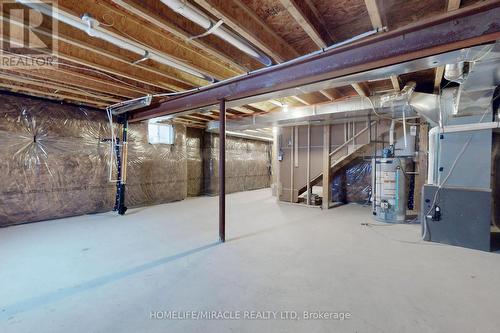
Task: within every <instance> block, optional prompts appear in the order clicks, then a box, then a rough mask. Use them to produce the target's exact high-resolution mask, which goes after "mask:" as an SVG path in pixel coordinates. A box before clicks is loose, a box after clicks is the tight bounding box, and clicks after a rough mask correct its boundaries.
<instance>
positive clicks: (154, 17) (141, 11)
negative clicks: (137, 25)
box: [112, 0, 249, 75]
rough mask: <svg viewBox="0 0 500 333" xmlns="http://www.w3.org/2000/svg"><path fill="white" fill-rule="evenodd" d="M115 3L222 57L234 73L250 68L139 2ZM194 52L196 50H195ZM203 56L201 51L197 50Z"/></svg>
mask: <svg viewBox="0 0 500 333" xmlns="http://www.w3.org/2000/svg"><path fill="white" fill-rule="evenodd" d="M112 1H113V3H114V4H115V5H117V6H120V7H122V8H124V9H125V10H127V11H128V12H130V13H132V14H134V15H135V16H137V17H139V18H141V19H143V20H144V21H147V22H150V23H152V24H154V25H155V26H156V27H158V28H160V29H161V30H163V31H166V32H168V33H170V34H172V35H173V36H175V37H177V38H179V39H181V40H183V41H184V42H185V44H186V46H187V47H192V46H194V47H195V48H198V49H200V50H202V51H204V52H205V53H207V54H209V55H211V56H212V57H213V58H215V59H220V61H221V62H222V63H224V64H227V65H228V66H227V67H228V68H227V69H228V70H232V71H233V72H234V74H235V75H236V74H241V73H243V72H247V71H248V70H249V69H248V68H245V67H244V66H241V65H240V64H238V63H237V62H235V61H234V58H233V57H231V56H229V55H227V54H225V53H223V52H221V51H219V50H217V49H216V48H214V47H213V46H212V45H210V44H208V43H207V42H205V41H204V40H202V39H192V38H191V37H192V36H190V35H189V34H187V33H186V32H185V31H183V30H182V29H180V28H179V27H178V26H176V25H175V24H173V23H171V21H169V20H165V19H164V18H163V17H161V16H159V15H158V14H157V13H154V12H152V11H151V10H149V9H147V8H145V7H144V6H142V5H140V4H137V3H136V2H134V1H132V0H112ZM193 52H196V51H195V50H193ZM196 54H199V55H200V56H202V57H203V55H202V54H201V52H196Z"/></svg>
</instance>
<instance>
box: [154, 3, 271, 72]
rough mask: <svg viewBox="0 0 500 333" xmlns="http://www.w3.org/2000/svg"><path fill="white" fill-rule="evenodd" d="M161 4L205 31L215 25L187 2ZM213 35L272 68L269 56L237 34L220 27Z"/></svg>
mask: <svg viewBox="0 0 500 333" xmlns="http://www.w3.org/2000/svg"><path fill="white" fill-rule="evenodd" d="M161 2H163V4H165V5H166V6H167V7H169V8H170V9H172V10H173V11H175V12H176V13H178V14H180V15H182V16H184V17H185V18H187V19H188V20H190V21H192V22H194V23H196V24H197V25H199V26H201V27H202V28H203V29H205V30H208V29H210V28H212V26H213V25H214V24H215V23H214V22H212V20H211V19H210V18H209V17H207V16H206V15H205V14H204V13H203V12H202V11H200V10H199V9H198V8H196V7H194V6H192V5H191V4H189V3H187V2H185V1H180V0H161ZM212 34H214V35H216V36H218V37H220V38H222V39H223V40H225V41H226V42H228V43H230V44H232V45H233V46H235V47H237V48H238V49H240V50H241V51H243V52H245V53H246V54H248V55H249V56H251V57H253V58H256V59H257V60H259V61H260V62H261V63H262V64H264V65H266V66H270V65H271V64H272V60H271V59H270V58H269V57H268V56H266V55H264V54H262V53H261V52H258V51H257V50H255V49H254V48H253V47H252V46H251V45H250V44H249V43H247V42H246V41H244V40H242V39H241V38H240V37H238V36H236V35H235V34H233V33H232V32H231V31H229V30H228V29H226V28H225V27H220V28H217V29H215V30H213V31H212Z"/></svg>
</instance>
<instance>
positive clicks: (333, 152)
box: [329, 120, 377, 157]
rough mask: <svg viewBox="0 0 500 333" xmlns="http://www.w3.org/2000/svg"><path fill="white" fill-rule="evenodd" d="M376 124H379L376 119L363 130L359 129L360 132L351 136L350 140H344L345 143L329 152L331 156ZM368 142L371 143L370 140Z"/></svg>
mask: <svg viewBox="0 0 500 333" xmlns="http://www.w3.org/2000/svg"><path fill="white" fill-rule="evenodd" d="M376 124H377V121H375V120H374V121H372V122H371V123H370V126H366V127H365V128H363V129H362V130H361V131H359V132H358V133H356V134H354V136H353V137H352V138H350V139H349V140H347V141H346V142H344V143H343V144H341V145H340V146H338V147H337V148H335V149H334V150H332V152H331V153H330V154H329V157H332V156H333V155H334V154H335V153H337V152H339V151H340V150H341V149H343V148H345V146H347V145H348V144H349V143H351V142H352V141H354V140H355V139H357V138H358V137H359V136H360V135H361V134H363V133H365V132H366V131H368V130H369V129H370V128H371V127H373V126H374V125H376ZM370 140H371V138H370ZM368 143H370V142H368Z"/></svg>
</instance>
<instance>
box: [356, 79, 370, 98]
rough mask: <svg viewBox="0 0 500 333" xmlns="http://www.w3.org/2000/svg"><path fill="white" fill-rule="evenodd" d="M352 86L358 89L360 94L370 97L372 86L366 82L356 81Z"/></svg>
mask: <svg viewBox="0 0 500 333" xmlns="http://www.w3.org/2000/svg"><path fill="white" fill-rule="evenodd" d="M352 87H353V88H354V90H356V92H357V93H358V95H359V96H364V97H368V96H370V95H371V91H370V88H369V87H368V85H367V84H366V83H364V82H359V83H354V84H352Z"/></svg>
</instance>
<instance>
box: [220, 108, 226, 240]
mask: <svg viewBox="0 0 500 333" xmlns="http://www.w3.org/2000/svg"><path fill="white" fill-rule="evenodd" d="M219 240H220V241H221V242H222V243H223V242H225V241H226V101H225V100H221V101H220V112H219Z"/></svg>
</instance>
